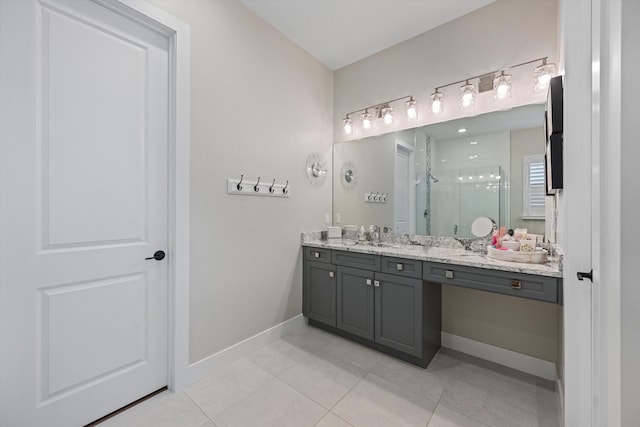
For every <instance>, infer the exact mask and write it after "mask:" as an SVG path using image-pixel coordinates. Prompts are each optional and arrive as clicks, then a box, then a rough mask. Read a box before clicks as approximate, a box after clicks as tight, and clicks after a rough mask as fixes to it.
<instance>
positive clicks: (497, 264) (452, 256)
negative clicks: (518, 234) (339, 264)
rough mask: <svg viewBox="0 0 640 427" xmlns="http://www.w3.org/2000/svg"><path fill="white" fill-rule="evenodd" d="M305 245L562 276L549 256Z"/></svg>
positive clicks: (342, 243) (337, 242)
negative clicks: (516, 258) (527, 259)
mask: <svg viewBox="0 0 640 427" xmlns="http://www.w3.org/2000/svg"><path fill="white" fill-rule="evenodd" d="M302 245H303V246H311V247H316V248H326V249H338V250H342V251H349V252H358V253H363V254H374V255H384V256H390V257H397V258H407V259H415V260H421V261H432V262H441V263H445V264H455V265H465V266H469V267H479V268H486V269H490V270H500V271H513V272H517V273H523V274H534V275H538V276H549V277H559V278H562V269H561V264H560V263H559V262H558V259H557V258H555V259H554V258H550V260H549V261H548V262H546V263H544V264H527V263H519V262H509V261H501V260H496V259H492V258H489V257H487V256H486V255H485V254H483V253H479V252H473V251H470V250H466V249H463V248H451V247H438V246H423V245H408V244H401V243H382V244H381V245H380V246H378V245H375V244H371V243H368V242H358V241H356V240H347V239H329V240H319V239H304V240H303V242H302Z"/></svg>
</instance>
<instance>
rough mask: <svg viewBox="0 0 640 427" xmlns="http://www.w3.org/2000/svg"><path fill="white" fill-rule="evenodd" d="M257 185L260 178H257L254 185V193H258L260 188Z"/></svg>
mask: <svg viewBox="0 0 640 427" xmlns="http://www.w3.org/2000/svg"><path fill="white" fill-rule="evenodd" d="M259 184H260V177H258V182H256V185H254V186H253V191H255V192H256V193H257V192H258V191H260V188H259V187H258V185H259Z"/></svg>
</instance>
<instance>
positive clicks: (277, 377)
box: [102, 326, 561, 427]
mask: <svg viewBox="0 0 640 427" xmlns="http://www.w3.org/2000/svg"><path fill="white" fill-rule="evenodd" d="M560 425H561V423H560V411H559V409H558V399H557V394H556V391H555V385H554V383H552V382H551V381H547V380H543V379H540V378H536V377H534V376H531V375H529V374H524V373H522V372H519V371H515V370H513V369H509V368H505V367H503V366H500V365H496V364H494V363H491V362H487V361H485V360H481V359H477V358H474V357H471V356H468V355H465V354H462V353H458V352H455V351H452V350H448V349H445V348H442V349H440V351H439V352H438V354H437V355H436V356H435V358H434V360H433V361H432V362H431V364H430V365H429V367H428V368H427V369H421V368H418V367H415V366H413V365H410V364H408V363H405V362H402V361H399V360H397V359H394V358H391V357H389V356H386V355H384V354H381V353H378V352H376V351H374V350H370V349H368V348H366V347H363V346H361V345H358V344H355V343H352V342H351V341H348V340H345V339H343V338H340V337H336V336H334V335H332V334H329V333H326V332H324V331H322V330H320V329H317V328H314V327H310V326H306V327H305V328H304V330H303V331H301V332H298V333H294V334H291V335H288V336H285V337H283V338H282V339H280V340H278V341H276V342H274V343H273V344H271V345H269V346H267V347H264V348H263V349H261V350H259V351H258V352H256V353H254V354H253V355H251V356H250V357H248V358H246V359H242V360H240V361H238V362H236V363H235V364H233V365H231V366H229V367H227V368H225V369H223V370H222V371H220V372H218V373H216V374H214V375H212V376H210V377H208V378H205V379H204V380H202V381H200V382H198V383H196V384H193V385H192V386H190V387H188V388H186V389H185V390H184V391H182V392H179V393H176V394H173V393H171V392H168V391H167V392H164V393H161V394H159V395H157V396H155V397H154V398H152V399H149V400H147V401H145V402H143V403H142V404H140V405H138V406H136V407H134V408H132V409H130V410H128V411H126V412H123V413H122V414H119V415H117V416H115V417H113V418H111V419H109V420H107V421H105V422H104V423H103V424H102V426H105V427H106V426H123V427H137V426H153V427H162V426H167V427H223V426H234V427H235V426H278V427H280V426H295V427H302V426H319V427H336V426H367V427H369V426H394V427H399V426H423V427H425V426H428V427H458V426H460V427H468V426H469V427H470V426H477V427H486V426H491V427H502V426H508V427H514V426H517V427H529V426H531V427H534V426H535V427H542V426H544V427H560Z"/></svg>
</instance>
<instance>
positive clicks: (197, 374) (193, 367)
mask: <svg viewBox="0 0 640 427" xmlns="http://www.w3.org/2000/svg"><path fill="white" fill-rule="evenodd" d="M304 325H305V320H304V317H303V316H302V314H299V315H297V316H295V317H292V318H291V319H289V320H285V321H284V322H282V323H280V324H278V325H276V326H273V327H271V328H269V329H267V330H266V331H262V332H260V333H258V334H256V335H254V336H252V337H249V338H247V339H245V340H244V341H240V342H239V343H237V344H234V345H232V346H231V347H227V348H225V349H224V350H221V351H219V352H217V353H215V354H212V355H211V356H208V357H206V358H204V359H201V360H198V361H197V362H195V363H192V364H190V365H189V368H188V369H187V370H186V372H185V375H184V377H183V378H182V381H180V386H181V387H180V388H183V387H186V386H188V385H190V384H193V383H195V382H197V381H200V380H201V379H203V378H205V377H207V376H209V375H211V374H213V373H215V372H217V371H219V370H220V369H222V368H224V367H225V366H228V365H230V364H232V363H234V362H236V361H237V360H240V359H242V358H243V357H247V356H249V355H251V354H252V353H255V352H256V351H258V350H260V349H261V348H262V347H264V346H266V345H269V344H271V343H272V342H274V341H277V340H278V339H280V338H282V337H283V336H285V335H288V334H291V333H293V332H296V331H299V330H302V328H303V327H304ZM174 391H178V390H174Z"/></svg>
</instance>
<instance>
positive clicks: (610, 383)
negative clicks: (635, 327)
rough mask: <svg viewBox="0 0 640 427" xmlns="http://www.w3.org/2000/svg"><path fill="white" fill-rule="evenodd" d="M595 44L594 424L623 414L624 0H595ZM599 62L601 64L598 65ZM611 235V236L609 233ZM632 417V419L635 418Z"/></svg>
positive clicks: (610, 423)
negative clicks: (622, 119)
mask: <svg viewBox="0 0 640 427" xmlns="http://www.w3.org/2000/svg"><path fill="white" fill-rule="evenodd" d="M592 3H593V7H592V13H593V18H592V25H593V27H594V33H593V36H592V41H593V44H592V49H593V64H594V66H593V67H592V69H593V98H594V100H593V109H592V112H593V115H592V123H593V126H592V138H593V139H592V153H593V163H592V168H591V170H592V171H593V172H592V173H593V183H594V185H593V186H594V188H593V202H592V212H593V226H592V232H593V236H594V237H593V239H594V244H593V254H592V259H593V264H592V267H593V273H594V281H593V283H594V286H593V323H592V330H593V343H592V357H593V361H592V366H593V373H592V374H593V396H592V401H593V402H594V404H593V405H592V414H593V415H592V423H593V425H594V426H600V425H603V426H604V425H607V426H619V425H622V424H623V418H622V405H623V404H624V403H625V402H623V401H622V377H621V375H622V374H621V369H622V366H621V365H622V360H621V357H622V342H621V341H622V338H621V285H622V283H621V282H622V280H621V275H622V262H623V261H622V260H623V259H624V254H622V253H621V250H622V245H621V244H620V240H619V239H618V237H619V236H621V235H622V234H621V233H622V222H621V221H622V218H621V201H622V197H623V196H622V185H621V184H622V181H621V180H622V175H621V173H620V171H621V170H622V168H621V166H622V165H621V163H622V137H621V131H622V129H621V126H622V123H621V112H622V111H621V109H622V87H621V85H622V59H621V57H622V52H621V50H622V32H623V31H624V29H623V28H622V4H621V0H607V1H603V0H594V1H593V2H592ZM596 65H599V68H598V67H596ZM629 71H630V70H629ZM612 236H615V238H612ZM636 423H637V420H636V422H634V423H633V424H636Z"/></svg>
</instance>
